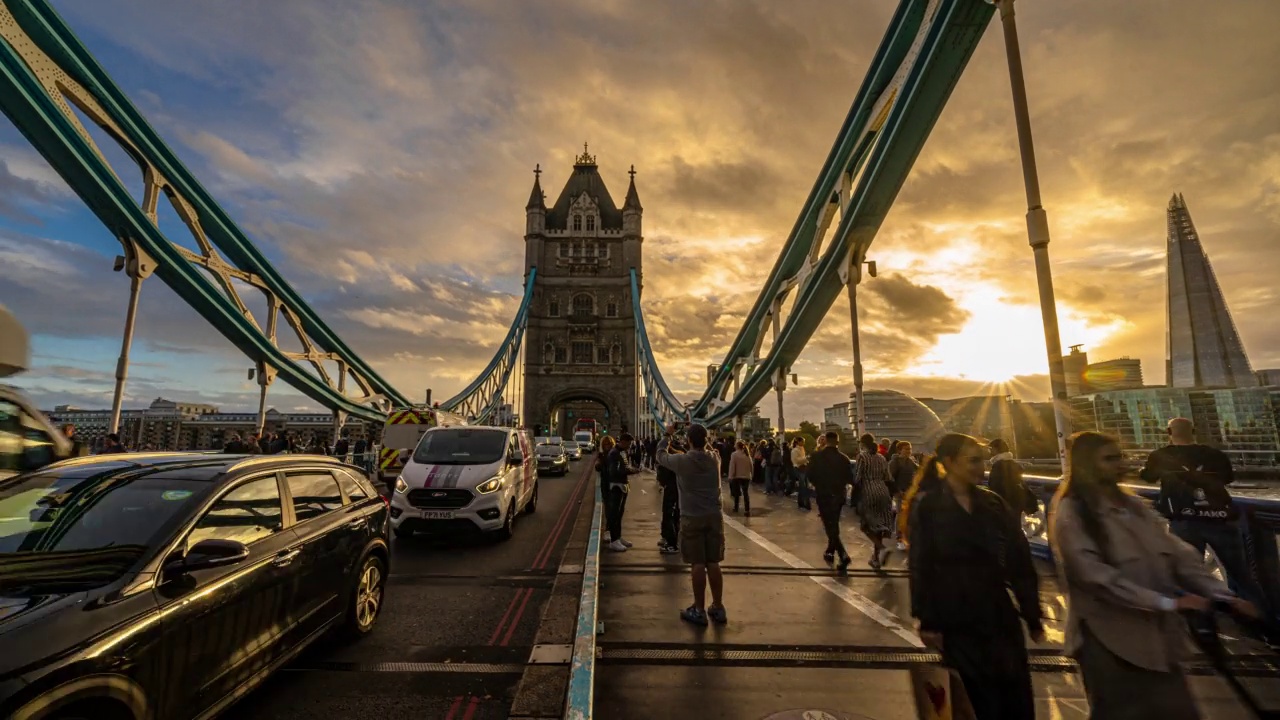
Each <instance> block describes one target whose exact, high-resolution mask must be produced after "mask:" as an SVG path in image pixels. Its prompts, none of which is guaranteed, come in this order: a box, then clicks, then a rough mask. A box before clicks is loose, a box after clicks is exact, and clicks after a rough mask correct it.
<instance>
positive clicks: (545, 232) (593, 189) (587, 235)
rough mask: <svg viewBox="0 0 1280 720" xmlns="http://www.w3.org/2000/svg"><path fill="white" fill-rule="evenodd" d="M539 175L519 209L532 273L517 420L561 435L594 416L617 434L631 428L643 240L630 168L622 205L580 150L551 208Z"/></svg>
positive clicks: (527, 265) (590, 157)
mask: <svg viewBox="0 0 1280 720" xmlns="http://www.w3.org/2000/svg"><path fill="white" fill-rule="evenodd" d="M541 174H542V170H541V166H539V167H538V168H536V169H535V170H534V180H533V192H532V194H530V196H529V204H528V205H527V206H526V208H525V213H526V222H525V236H524V240H525V271H526V273H527V272H528V269H529V268H531V267H535V266H536V267H537V268H538V273H537V276H536V279H535V281H534V290H533V298H532V301H531V305H530V308H529V325H528V330H527V331H526V334H525V365H524V372H525V375H524V377H525V399H524V408H523V414H522V417H523V418H524V423H525V425H527V426H528V427H530V428H532V429H534V430H535V431H536V432H538V433H540V434H551V435H557V434H558V435H561V436H565V437H568V436H569V433H570V432H571V431H572V429H573V425H574V420H575V419H577V418H580V417H582V416H583V415H584V414H586V413H590V412H595V413H596V414H595V415H592V416H591V417H594V418H595V419H596V420H597V421H600V422H602V423H603V424H604V425H605V426H606V427H607V428H608V429H609V432H610V434H612V435H617V434H619V433H620V432H622V431H624V430H632V429H633V428H632V427H631V426H632V425H633V424H634V418H635V410H636V398H637V392H636V390H637V378H636V348H635V333H636V318H635V316H634V315H633V314H632V312H631V287H630V279H629V271H630V270H631V268H635V269H636V273H637V275H639V274H640V271H641V265H640V247H641V244H642V243H643V241H644V238H643V236H642V232H641V215H642V213H643V209H642V208H641V207H640V196H639V194H637V192H636V182H635V167H634V166H632V168H631V172H630V175H631V184H630V186H629V187H628V188H627V196H626V199H625V200H624V202H623V204H622V207H621V208H619V207H618V206H617V205H616V204H615V203H614V201H613V198H612V196H610V195H609V190H608V188H606V187H605V184H604V179H603V178H601V176H600V171H599V168H598V167H597V166H596V158H595V156H594V155H590V154H588V152H587V146H586V144H585V143H584V144H583V146H582V154H581V155H579V156H578V157H577V158H576V159H575V160H574V163H573V172H572V174H571V175H570V176H569V179H568V181H566V182H565V184H564V189H562V190H561V191H560V196H559V197H558V198H557V199H556V202H555V204H554V205H552V206H551V207H550V208H548V207H547V204H546V196H545V195H544V194H543V192H542V184H541ZM571 414H572V415H573V418H570V417H569V416H570V415H571Z"/></svg>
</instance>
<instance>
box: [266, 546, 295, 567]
mask: <svg viewBox="0 0 1280 720" xmlns="http://www.w3.org/2000/svg"><path fill="white" fill-rule="evenodd" d="M301 554H302V551H301V550H298V549H297V548H294V549H293V550H281V551H280V552H279V553H277V554H276V558H275V559H274V560H272V561H271V564H272V565H275V566H276V567H285V566H287V565H289V564H290V563H292V562H293V561H294V560H295V559H297V557H298V556H299V555H301Z"/></svg>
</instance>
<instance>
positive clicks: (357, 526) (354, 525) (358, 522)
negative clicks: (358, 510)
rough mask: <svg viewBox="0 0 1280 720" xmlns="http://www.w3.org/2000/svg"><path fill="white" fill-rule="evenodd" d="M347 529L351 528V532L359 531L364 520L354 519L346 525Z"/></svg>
mask: <svg viewBox="0 0 1280 720" xmlns="http://www.w3.org/2000/svg"><path fill="white" fill-rule="evenodd" d="M347 527H349V528H351V529H352V530H359V529H360V528H362V527H364V518H356V519H355V520H352V521H351V522H349V523H347Z"/></svg>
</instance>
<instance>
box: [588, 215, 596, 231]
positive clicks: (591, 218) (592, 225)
mask: <svg viewBox="0 0 1280 720" xmlns="http://www.w3.org/2000/svg"><path fill="white" fill-rule="evenodd" d="M595 229H596V216H595V215H588V216H587V232H591V231H593V230H595Z"/></svg>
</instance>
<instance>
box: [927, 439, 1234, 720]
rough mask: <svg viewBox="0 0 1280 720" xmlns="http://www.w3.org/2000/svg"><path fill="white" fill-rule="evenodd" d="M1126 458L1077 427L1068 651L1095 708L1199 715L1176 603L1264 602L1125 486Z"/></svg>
mask: <svg viewBox="0 0 1280 720" xmlns="http://www.w3.org/2000/svg"><path fill="white" fill-rule="evenodd" d="M1123 462H1124V456H1123V454H1122V453H1121V452H1120V446H1119V444H1118V443H1117V442H1116V440H1115V438H1112V437H1110V436H1109V435H1104V434H1102V433H1096V432H1079V433H1076V434H1075V435H1073V436H1071V440H1070V443H1069V445H1068V447H1067V475H1066V478H1065V479H1064V480H1063V482H1062V484H1061V486H1059V488H1058V492H1057V494H1056V495H1055V497H1054V499H1053V505H1052V507H1051V512H1050V520H1049V537H1050V540H1051V543H1050V545H1051V547H1052V548H1053V550H1054V555H1055V556H1056V557H1057V561H1058V562H1057V565H1058V575H1059V578H1060V580H1061V587H1063V588H1065V589H1066V593H1067V598H1068V602H1067V626H1066V637H1065V641H1064V650H1065V651H1066V652H1067V653H1068V654H1069V655H1070V656H1071V657H1073V658H1075V659H1076V661H1077V662H1078V663H1079V664H1080V671H1081V674H1082V676H1083V679H1084V689H1085V694H1086V695H1087V696H1088V699H1089V709H1090V711H1091V713H1092V715H1091V717H1094V718H1099V719H1100V720H1106V719H1108V718H1161V720H1192V719H1193V718H1199V717H1200V714H1199V712H1198V711H1197V709H1196V705H1195V699H1194V697H1193V696H1192V694H1191V691H1190V689H1189V688H1188V686H1187V679H1186V676H1185V675H1184V674H1183V672H1182V668H1181V666H1180V665H1179V663H1180V662H1181V661H1184V660H1187V659H1188V657H1189V654H1188V653H1187V650H1188V642H1187V630H1186V624H1185V621H1184V620H1183V618H1182V617H1180V616H1179V615H1178V611H1190V612H1206V611H1208V610H1209V608H1210V601H1211V599H1217V600H1220V601H1223V602H1225V603H1228V604H1229V605H1231V606H1232V607H1233V608H1234V609H1235V610H1236V611H1238V612H1240V613H1241V614H1243V615H1246V616H1256V615H1257V610H1256V609H1255V608H1254V606H1253V605H1252V604H1251V603H1249V602H1246V601H1244V600H1241V599H1239V598H1236V597H1235V596H1234V595H1232V593H1231V591H1230V590H1229V589H1228V588H1227V586H1226V585H1224V584H1222V583H1221V582H1220V581H1219V580H1218V579H1217V578H1215V577H1214V576H1213V575H1212V573H1210V572H1209V570H1208V568H1206V567H1205V564H1204V554H1203V552H1197V551H1196V550H1195V549H1193V548H1192V547H1191V546H1190V545H1188V544H1187V543H1185V542H1183V541H1182V540H1180V539H1179V538H1178V537H1177V536H1176V535H1174V534H1172V533H1169V532H1167V531H1166V530H1165V529H1164V528H1163V527H1162V526H1161V522H1160V518H1159V517H1158V516H1157V515H1156V513H1154V512H1152V511H1151V510H1150V509H1149V508H1147V506H1146V504H1145V503H1144V502H1143V501H1142V500H1140V499H1139V498H1136V497H1134V496H1132V495H1130V494H1129V493H1128V492H1126V491H1125V490H1124V488H1122V487H1120V479H1121V477H1122V476H1123V474H1124V465H1123ZM913 545H914V543H913ZM913 560H914V558H913Z"/></svg>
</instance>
